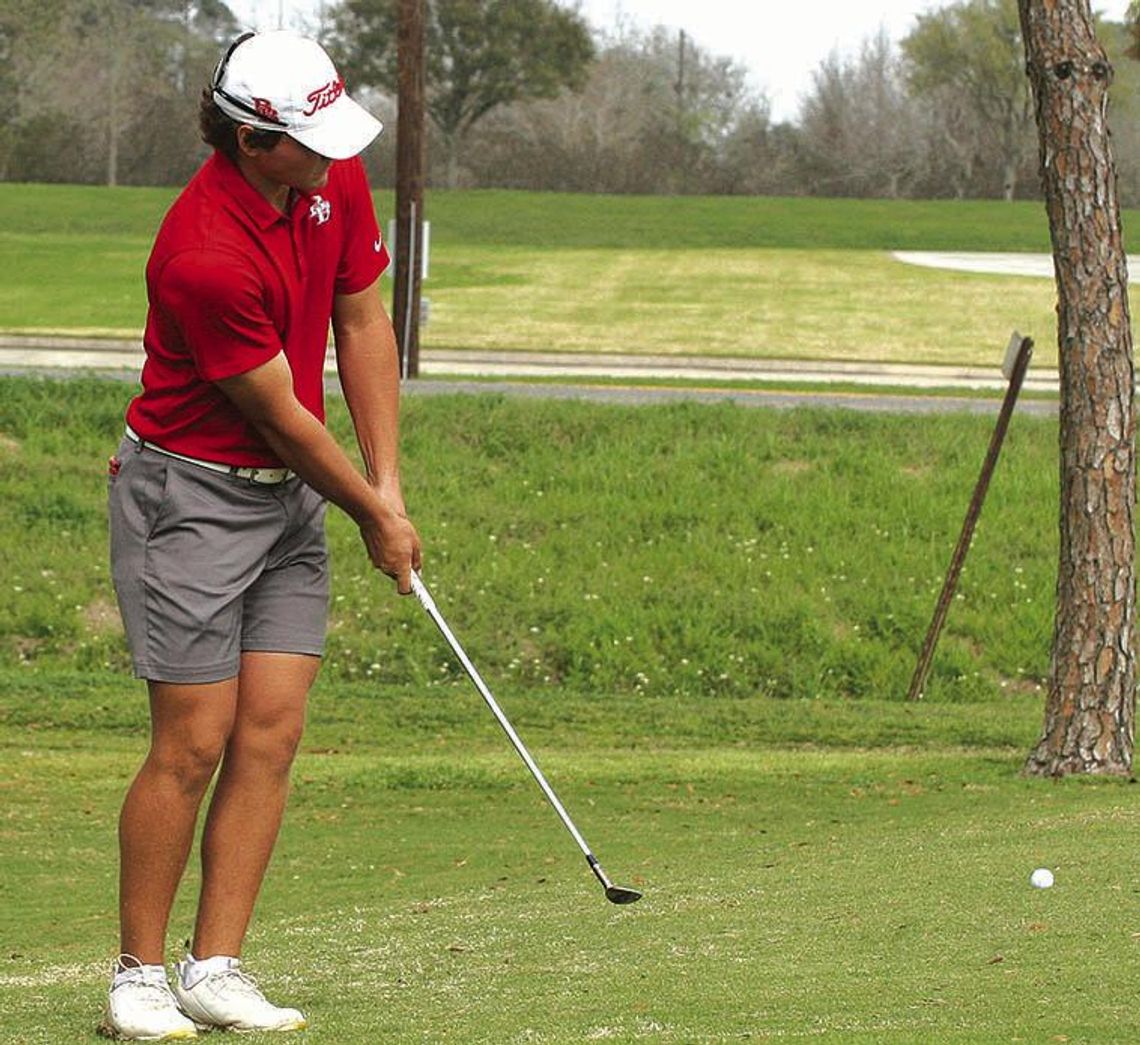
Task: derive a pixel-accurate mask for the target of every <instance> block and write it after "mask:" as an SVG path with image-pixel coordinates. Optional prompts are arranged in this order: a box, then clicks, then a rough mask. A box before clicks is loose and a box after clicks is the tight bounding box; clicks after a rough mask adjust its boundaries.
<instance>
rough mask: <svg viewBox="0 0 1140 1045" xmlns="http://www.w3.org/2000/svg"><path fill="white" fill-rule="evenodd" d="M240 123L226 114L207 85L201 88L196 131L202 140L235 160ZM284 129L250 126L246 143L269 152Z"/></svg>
mask: <svg viewBox="0 0 1140 1045" xmlns="http://www.w3.org/2000/svg"><path fill="white" fill-rule="evenodd" d="M241 126H242V124H241V123H239V122H238V121H237V120H234V119H232V118H231V117H229V116H227V115H226V114H225V113H224V112H222V110H221V109H220V108H219V106H218V103H217V102H215V101H214V95H213V92H212V91H211V90H210V88H209V87H204V88H202V98H201V100H200V101H199V103H198V132H199V133H200V134H201V135H202V141H204V142H205V143H206V144H207V145H209V146H211V147H213V148H215V149H217V150H218V152H220V153H222V155H224V156H228V157H229V158H230V159H231V160H234V161H235V162H236V160H237V158H238V141H237V129H238V128H239V127H241ZM284 133H285V132H284V131H261V130H258V129H257V128H256V127H254V128H252V131H251V133H250V135H249V137H248V138H247V139H246V143H247V144H248V145H250V146H252V147H253V148H255V149H262V150H264V151H265V152H269V151H270V150H271V149H272V148H273V147H274V146H275V145H276V144H277V143H278V142H279V141H280V140H281V136H282V135H283V134H284Z"/></svg>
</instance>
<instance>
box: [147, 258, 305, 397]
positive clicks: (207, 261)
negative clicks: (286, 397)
mask: <svg viewBox="0 0 1140 1045" xmlns="http://www.w3.org/2000/svg"><path fill="white" fill-rule="evenodd" d="M264 293H265V291H264V287H263V286H262V283H261V280H260V279H259V278H258V276H257V273H256V272H255V271H254V269H253V266H251V265H249V264H243V263H241V262H238V261H235V259H234V258H232V257H230V256H228V255H226V254H225V253H223V252H219V251H208V250H191V251H185V252H183V253H181V254H177V255H175V256H174V257H173V258H171V259H170V261H168V262H167V264H166V266H165V268H164V269H163V271H162V274H161V277H160V278H159V281H158V297H159V304H160V306H161V307H162V308H163V309H164V311H165V312H166V314H167V315H168V316H170V317H171V318H172V319H173V321H174V323H175V325H176V326H177V327H178V329H179V332H180V333H181V335H182V339H183V341H184V342H185V344H186V347H187V349H188V350H189V352H190V354H191V356H192V357H193V359H194V365H195V367H196V369H197V371H198V373H199V374H200V375H201V377H202V378H204V379H205V380H206V381H219V380H221V379H223V378H227V377H233V376H235V375H237V374H244V373H245V372H246V371H249V370H253V369H254V368H255V367H258V366H261V365H262V364H263V363H267V362H268V361H269V360H270V359H272V358H273V357H274V356H276V355H277V354H278V353H279V352H280V351H281V349H282V345H281V339H280V336H279V335H278V333H277V329H276V328H275V327H274V325H273V322H272V320H271V319H270V318H269V315H268V313H267V312H266V309H265V302H264Z"/></svg>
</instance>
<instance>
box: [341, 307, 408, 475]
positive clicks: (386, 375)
mask: <svg viewBox="0 0 1140 1045" xmlns="http://www.w3.org/2000/svg"><path fill="white" fill-rule="evenodd" d="M337 370H338V373H339V375H340V383H341V388H342V389H343V390H344V399H345V404H346V405H347V406H348V412H349V414H350V415H351V417H352V424H353V428H354V429H355V432H356V441H357V444H358V445H359V447H360V455H361V458H362V460H363V462H364V470H365V473H366V474H367V476H368V481H369V482H370V483H371V484H372V485H374V486H375V487H377V488H378V489H381V490H385V491H388V492H389V493H390V494H391V495H392V496H396V497H398V496H400V493H399V491H400V464H399V461H400V454H399V410H400V373H399V360H398V358H397V354H396V341H395V337H394V335H393V334H392V327H391V324H390V323H388V321H387V319H386V318H384V319H383V321H382V322H380V321H377V322H375V323H373V324H370V325H369V326H368V327H366V328H364V329H360V330H352V331H345V332H342V333H338V336H337Z"/></svg>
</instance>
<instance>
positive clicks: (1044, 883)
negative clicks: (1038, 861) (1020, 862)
mask: <svg viewBox="0 0 1140 1045" xmlns="http://www.w3.org/2000/svg"><path fill="white" fill-rule="evenodd" d="M1029 884H1030V885H1032V886H1033V888H1034V889H1048V888H1049V886H1051V885H1052V884H1053V872H1052V871H1050V870H1049V868H1048V867H1039V868H1037V870H1036V871H1034V872H1033V874H1031V875H1030V876H1029Z"/></svg>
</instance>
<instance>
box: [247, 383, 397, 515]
mask: <svg viewBox="0 0 1140 1045" xmlns="http://www.w3.org/2000/svg"><path fill="white" fill-rule="evenodd" d="M254 424H255V425H256V426H257V429H258V431H259V432H260V433H261V435H262V437H263V438H264V439H265V441H266V442H267V443H268V444H269V446H270V448H271V449H272V450H273V452H274V453H275V454H276V455H277V456H278V457H279V458H281V460H282V462H284V464H285V465H286V466H287V467H289V468H291V469H292V470H293V471H295V472H296V473H297V474H298V475H299V476H300V477H301V478H302V479H304V480H305V482H306V483H308V484H309V485H310V486H311V487H312V488H313V489H314V490H316V491H317V493H319V494H320V495H321V496H322V497H324V498H325V499H326V500H328V501H331V502H332V503H333V504H335V505H336V506H337V507H338V508H340V509H341V510H342V511H344V512H345V513H346V514H347V515H349V516H350V517H351V518H352V519H353V520H354V521H355V522H356V523H357V524H358V525H361V526H363V525H365V524H367V523H375V522H377V521H378V520H379V519H381V518H383V517H384V516H386V515H392V514H398V512H399V511H400V510H402V508H398V507H397V506H394V505H392V504H389V503H386V502H385V500H384V499H383V498H382V497H381V496H380V495H379V493H378V491H377V490H376V488H375V487H373V485H372V484H371V483H369V482H368V481H366V480H365V478H364V476H362V475H361V474H360V472H359V471H358V470H357V468H356V466H355V465H354V464H353V463H352V461H351V460H350V459H349V457H348V455H347V454H346V453H345V452H344V450H342V449H341V447H340V445H339V444H338V443H337V441H336V440H335V439H334V438H333V437H332V436H331V435H330V434H329V432H328V430H327V429H326V428H325V426H324V425H323V424H321V423H320V421H318V420H317V419H316V418H315V417H314V416H313V415H312V414H311V413H309V411H308V410H306V409H305V408H304V407H302V406H301V405H300V404H299V403H298V404H297V405H296V408H293V409H285V410H279V411H275V412H274V413H273V414H272V415H268V416H264V417H261V418H258V419H255V420H254Z"/></svg>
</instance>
